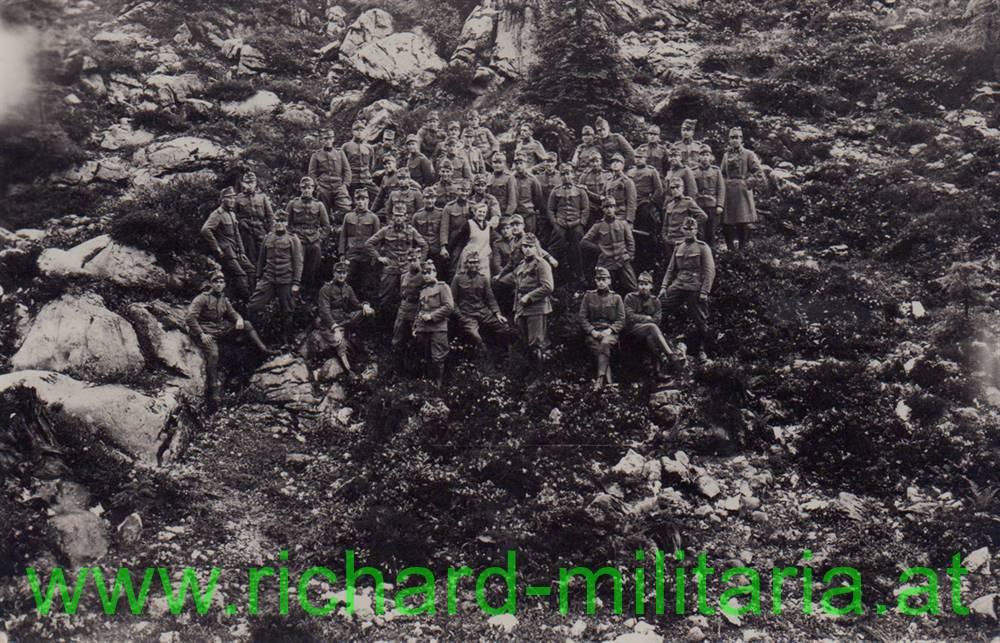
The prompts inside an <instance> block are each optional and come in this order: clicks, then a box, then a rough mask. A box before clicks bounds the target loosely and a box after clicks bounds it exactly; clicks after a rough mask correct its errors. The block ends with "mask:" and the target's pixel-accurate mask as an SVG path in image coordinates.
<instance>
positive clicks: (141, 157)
mask: <svg viewBox="0 0 1000 643" xmlns="http://www.w3.org/2000/svg"><path fill="white" fill-rule="evenodd" d="M228 155H229V153H228V152H227V151H226V149H225V148H224V147H222V146H221V145H219V144H218V143H215V142H213V141H210V140H208V139H207V138H199V137H197V136H180V137H178V138H175V139H172V140H169V141H161V142H158V143H153V144H152V145H149V146H147V147H144V148H142V149H139V150H136V152H135V154H133V155H132V162H133V163H135V164H136V165H140V166H144V167H148V168H149V169H150V172H151V173H153V174H156V175H159V174H166V173H168V172H180V171H187V170H193V169H196V168H201V167H205V166H206V165H208V164H209V163H212V162H213V161H219V160H222V159H224V158H226V157H227V156H228Z"/></svg>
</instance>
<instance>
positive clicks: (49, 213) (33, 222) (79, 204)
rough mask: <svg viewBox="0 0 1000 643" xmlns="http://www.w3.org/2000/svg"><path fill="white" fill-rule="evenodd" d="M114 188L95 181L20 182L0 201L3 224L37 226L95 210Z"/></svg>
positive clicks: (0, 215)
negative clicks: (72, 183)
mask: <svg viewBox="0 0 1000 643" xmlns="http://www.w3.org/2000/svg"><path fill="white" fill-rule="evenodd" d="M115 191H116V189H115V188H112V187H108V186H102V185H92V186H87V187H79V186H61V185H48V184H45V185H43V184H36V183H32V184H28V185H22V186H17V187H16V188H14V189H11V191H10V192H8V195H7V198H5V199H3V200H2V201H0V226H3V227H5V228H10V229H12V230H16V229H17V228H26V227H31V228H36V227H40V226H42V225H43V224H44V223H45V222H46V221H47V220H49V219H57V218H59V217H62V216H65V215H67V214H80V215H85V214H92V213H93V212H94V211H95V210H97V209H98V208H99V207H100V205H101V204H102V203H104V201H105V199H106V198H107V197H108V196H110V195H112V194H114V193H115Z"/></svg>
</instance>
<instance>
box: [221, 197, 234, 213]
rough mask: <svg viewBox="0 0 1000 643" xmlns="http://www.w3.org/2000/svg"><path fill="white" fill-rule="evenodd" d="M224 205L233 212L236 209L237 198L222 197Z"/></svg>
mask: <svg viewBox="0 0 1000 643" xmlns="http://www.w3.org/2000/svg"><path fill="white" fill-rule="evenodd" d="M222 205H223V206H225V208H226V209H227V210H232V209H233V208H235V207H236V197H234V196H224V197H222Z"/></svg>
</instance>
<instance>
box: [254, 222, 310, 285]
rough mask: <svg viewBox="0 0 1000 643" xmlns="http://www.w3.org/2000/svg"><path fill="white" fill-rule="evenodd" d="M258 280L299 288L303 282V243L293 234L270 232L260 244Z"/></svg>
mask: <svg viewBox="0 0 1000 643" xmlns="http://www.w3.org/2000/svg"><path fill="white" fill-rule="evenodd" d="M257 278H258V279H260V280H264V281H266V282H268V283H270V284H275V285H277V286H289V285H291V286H297V285H299V283H300V282H301V281H302V242H301V241H299V238H298V237H296V236H295V235H294V234H292V233H291V232H285V233H284V234H278V233H277V232H270V233H268V235H267V236H266V237H264V243H262V244H260V255H259V256H258V257H257Z"/></svg>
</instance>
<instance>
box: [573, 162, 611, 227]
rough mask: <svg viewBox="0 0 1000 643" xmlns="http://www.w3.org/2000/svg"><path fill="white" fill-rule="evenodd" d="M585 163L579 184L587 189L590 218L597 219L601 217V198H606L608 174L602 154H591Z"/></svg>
mask: <svg viewBox="0 0 1000 643" xmlns="http://www.w3.org/2000/svg"><path fill="white" fill-rule="evenodd" d="M584 163H585V167H584V169H583V171H582V172H580V177H579V180H578V184H579V185H580V187H582V188H583V189H584V190H586V191H587V198H588V199H589V200H590V219H591V221H595V220H597V219H600V218H601V199H603V198H604V186H605V184H606V183H607V179H608V175H607V173H606V172H605V171H604V169H603V168H602V167H601V157H600V155H598V154H590V155H588V156H586V157H585V158H584Z"/></svg>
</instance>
